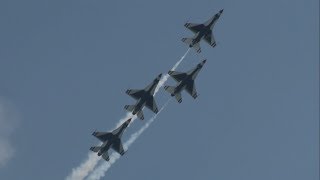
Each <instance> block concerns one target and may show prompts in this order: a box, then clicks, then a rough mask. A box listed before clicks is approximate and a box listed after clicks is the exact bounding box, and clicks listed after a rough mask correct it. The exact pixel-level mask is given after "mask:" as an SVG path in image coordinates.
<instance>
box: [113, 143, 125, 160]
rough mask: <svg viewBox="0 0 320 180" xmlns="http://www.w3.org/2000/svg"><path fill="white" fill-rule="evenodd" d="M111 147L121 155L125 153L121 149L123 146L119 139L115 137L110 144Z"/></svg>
mask: <svg viewBox="0 0 320 180" xmlns="http://www.w3.org/2000/svg"><path fill="white" fill-rule="evenodd" d="M112 149H114V150H115V151H117V152H118V153H119V154H120V155H121V156H122V155H123V154H124V153H125V152H124V150H123V146H122V143H121V140H120V139H117V140H116V141H115V142H114V143H113V144H112Z"/></svg>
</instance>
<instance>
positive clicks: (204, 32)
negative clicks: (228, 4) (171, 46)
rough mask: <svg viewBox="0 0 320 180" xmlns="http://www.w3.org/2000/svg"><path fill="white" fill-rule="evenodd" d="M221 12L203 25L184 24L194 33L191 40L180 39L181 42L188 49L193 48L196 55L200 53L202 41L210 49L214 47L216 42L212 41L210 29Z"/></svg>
mask: <svg viewBox="0 0 320 180" xmlns="http://www.w3.org/2000/svg"><path fill="white" fill-rule="evenodd" d="M222 12H223V9H222V10H220V11H219V13H217V14H215V15H214V16H213V17H212V18H210V19H209V20H208V21H206V22H205V23H204V24H196V23H186V24H185V25H184V26H185V27H186V28H188V29H190V30H191V31H192V32H193V33H195V35H194V37H193V38H182V41H183V42H184V43H186V44H188V45H189V47H190V48H194V49H195V50H196V51H197V53H200V52H201V48H200V41H201V39H204V40H205V41H206V42H207V43H209V44H210V45H211V46H212V47H215V46H216V41H215V40H214V37H213V34H212V28H213V26H214V25H215V23H216V22H217V20H218V19H219V17H220V16H221V14H222Z"/></svg>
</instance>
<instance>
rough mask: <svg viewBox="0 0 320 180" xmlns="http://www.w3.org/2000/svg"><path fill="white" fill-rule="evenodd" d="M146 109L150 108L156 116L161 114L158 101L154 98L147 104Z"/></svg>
mask: <svg viewBox="0 0 320 180" xmlns="http://www.w3.org/2000/svg"><path fill="white" fill-rule="evenodd" d="M146 107H147V108H149V109H150V110H151V111H153V112H154V113H156V114H157V113H158V112H159V110H158V107H157V104H156V101H155V100H154V98H152V99H150V100H148V101H147V102H146Z"/></svg>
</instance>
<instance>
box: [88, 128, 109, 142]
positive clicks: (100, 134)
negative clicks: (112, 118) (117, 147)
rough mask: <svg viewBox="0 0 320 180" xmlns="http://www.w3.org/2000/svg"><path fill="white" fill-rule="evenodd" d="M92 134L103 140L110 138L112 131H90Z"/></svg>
mask: <svg viewBox="0 0 320 180" xmlns="http://www.w3.org/2000/svg"><path fill="white" fill-rule="evenodd" d="M92 135H93V136H95V137H96V138H98V139H99V140H100V141H102V142H105V141H107V140H108V139H110V138H111V136H112V133H110V132H96V131H95V132H93V133H92Z"/></svg>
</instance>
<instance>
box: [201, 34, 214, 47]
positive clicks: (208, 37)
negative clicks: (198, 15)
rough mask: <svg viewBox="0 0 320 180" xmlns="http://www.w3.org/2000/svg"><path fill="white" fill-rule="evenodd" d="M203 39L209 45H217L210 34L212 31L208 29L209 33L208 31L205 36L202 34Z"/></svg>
mask: <svg viewBox="0 0 320 180" xmlns="http://www.w3.org/2000/svg"><path fill="white" fill-rule="evenodd" d="M204 40H205V41H206V42H207V43H208V44H210V46H212V47H215V46H216V45H217V43H216V40H215V39H214V37H213V35H212V31H210V33H208V34H207V35H206V36H204Z"/></svg>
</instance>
